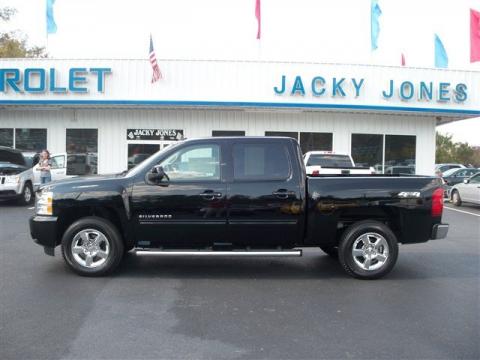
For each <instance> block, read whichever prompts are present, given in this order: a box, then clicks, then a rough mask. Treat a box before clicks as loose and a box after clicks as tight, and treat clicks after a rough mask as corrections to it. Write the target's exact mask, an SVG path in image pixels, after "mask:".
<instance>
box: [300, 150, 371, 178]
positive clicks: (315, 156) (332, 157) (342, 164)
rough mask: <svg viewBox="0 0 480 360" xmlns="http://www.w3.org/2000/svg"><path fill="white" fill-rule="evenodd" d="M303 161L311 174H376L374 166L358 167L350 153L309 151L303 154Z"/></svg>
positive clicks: (308, 173)
mask: <svg viewBox="0 0 480 360" xmlns="http://www.w3.org/2000/svg"><path fill="white" fill-rule="evenodd" d="M303 161H304V163H305V169H306V172H307V175H309V176H320V175H371V174H375V169H374V168H373V167H357V166H355V162H354V161H353V159H352V157H351V156H350V155H347V154H334V153H332V152H331V151H309V152H307V153H305V155H303Z"/></svg>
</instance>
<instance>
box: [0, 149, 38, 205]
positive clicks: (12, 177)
mask: <svg viewBox="0 0 480 360" xmlns="http://www.w3.org/2000/svg"><path fill="white" fill-rule="evenodd" d="M32 161H33V160H32ZM33 190H34V188H33V171H32V168H31V166H29V164H28V161H27V159H26V156H24V155H23V154H22V152H21V151H20V150H16V149H12V148H9V147H5V146H0V200H9V199H16V200H17V201H18V202H19V203H20V204H22V205H28V204H31V203H32V202H33V198H34V192H33Z"/></svg>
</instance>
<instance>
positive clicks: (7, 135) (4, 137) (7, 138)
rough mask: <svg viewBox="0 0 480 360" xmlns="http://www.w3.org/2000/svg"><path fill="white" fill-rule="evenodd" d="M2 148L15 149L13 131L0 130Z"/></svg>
mask: <svg viewBox="0 0 480 360" xmlns="http://www.w3.org/2000/svg"><path fill="white" fill-rule="evenodd" d="M0 146H8V147H13V129H0Z"/></svg>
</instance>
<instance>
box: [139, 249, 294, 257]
mask: <svg viewBox="0 0 480 360" xmlns="http://www.w3.org/2000/svg"><path fill="white" fill-rule="evenodd" d="M135 254H136V255H139V256H258V257H260V256H279V257H280V256H302V250H278V251H270V250H232V251H215V250H135Z"/></svg>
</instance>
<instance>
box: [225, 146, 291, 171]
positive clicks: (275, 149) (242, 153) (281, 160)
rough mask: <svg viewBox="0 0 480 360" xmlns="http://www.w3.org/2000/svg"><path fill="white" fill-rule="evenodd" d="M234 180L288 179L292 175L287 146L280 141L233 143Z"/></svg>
mask: <svg viewBox="0 0 480 360" xmlns="http://www.w3.org/2000/svg"><path fill="white" fill-rule="evenodd" d="M233 159H234V160H233V166H234V168H233V173H234V174H233V176H234V180H286V179H287V178H288V177H289V176H290V161H289V157H288V151H287V148H286V147H285V146H284V145H281V144H278V143H271V144H268V143H267V144H265V143H263V144H255V143H251V144H248V143H245V144H235V145H233Z"/></svg>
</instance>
